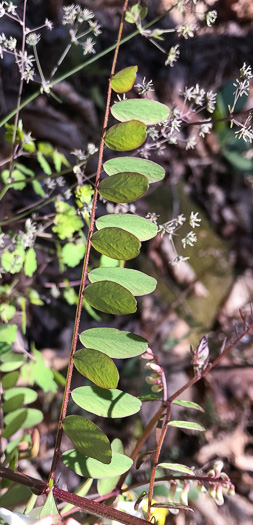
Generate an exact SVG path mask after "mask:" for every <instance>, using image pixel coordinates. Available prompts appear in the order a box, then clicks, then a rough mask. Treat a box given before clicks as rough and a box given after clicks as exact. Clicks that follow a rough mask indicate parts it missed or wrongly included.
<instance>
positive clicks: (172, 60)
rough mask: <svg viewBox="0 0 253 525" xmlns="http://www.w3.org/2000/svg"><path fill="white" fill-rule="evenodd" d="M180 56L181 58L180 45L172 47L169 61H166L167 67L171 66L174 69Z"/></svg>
mask: <svg viewBox="0 0 253 525" xmlns="http://www.w3.org/2000/svg"><path fill="white" fill-rule="evenodd" d="M179 56H180V51H179V44H177V45H176V46H172V47H171V48H170V50H169V54H168V56H167V59H166V60H165V66H168V65H169V66H171V67H173V66H174V64H175V63H176V61H177V60H178V58H179Z"/></svg>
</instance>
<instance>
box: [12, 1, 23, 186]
mask: <svg viewBox="0 0 253 525" xmlns="http://www.w3.org/2000/svg"><path fill="white" fill-rule="evenodd" d="M26 7H27V0H24V6H23V19H22V22H21V21H20V24H21V25H22V31H23V32H22V44H21V57H22V58H21V71H20V83H19V90H18V100H17V107H16V114H15V120H14V131H13V137H12V145H11V161H10V176H11V174H12V170H13V164H14V148H15V142H16V135H17V127H18V119H19V113H20V109H21V97H22V92H23V85H24V79H23V74H24V60H23V55H24V52H25V37H26Z"/></svg>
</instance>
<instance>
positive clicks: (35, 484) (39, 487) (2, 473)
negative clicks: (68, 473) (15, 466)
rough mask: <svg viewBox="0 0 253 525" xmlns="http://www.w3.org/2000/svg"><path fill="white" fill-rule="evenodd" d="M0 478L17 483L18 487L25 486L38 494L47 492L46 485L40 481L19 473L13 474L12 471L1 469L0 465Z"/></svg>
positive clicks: (5, 468)
mask: <svg viewBox="0 0 253 525" xmlns="http://www.w3.org/2000/svg"><path fill="white" fill-rule="evenodd" d="M0 478H3V479H9V480H10V481H13V482H14V483H19V484H20V485H25V486H26V487H30V488H31V489H33V490H35V491H36V492H37V493H38V494H43V493H44V492H46V491H47V484H46V483H45V482H44V481H41V480H40V479H36V478H32V477H31V476H27V475H26V474H21V472H15V471H14V470H12V469H10V468H7V467H3V466H2V465H0Z"/></svg>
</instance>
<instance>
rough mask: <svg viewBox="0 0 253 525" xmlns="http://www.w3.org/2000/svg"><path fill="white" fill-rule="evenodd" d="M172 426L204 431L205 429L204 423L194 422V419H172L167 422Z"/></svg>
mask: <svg viewBox="0 0 253 525" xmlns="http://www.w3.org/2000/svg"><path fill="white" fill-rule="evenodd" d="M167 425H168V426H170V427H177V428H185V429H188V430H199V431H200V432H203V431H204V430H205V428H204V427H202V425H199V424H198V423H194V422H193V421H170V422H169V423H167Z"/></svg>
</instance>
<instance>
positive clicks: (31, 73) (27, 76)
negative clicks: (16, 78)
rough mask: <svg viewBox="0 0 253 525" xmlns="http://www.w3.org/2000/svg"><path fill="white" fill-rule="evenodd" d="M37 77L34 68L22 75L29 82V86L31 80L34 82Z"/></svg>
mask: <svg viewBox="0 0 253 525" xmlns="http://www.w3.org/2000/svg"><path fill="white" fill-rule="evenodd" d="M34 75H35V70H34V69H33V68H31V69H26V70H25V71H24V73H23V75H22V79H23V80H25V81H26V82H27V84H28V83H29V82H30V80H32V81H33V79H34Z"/></svg>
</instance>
